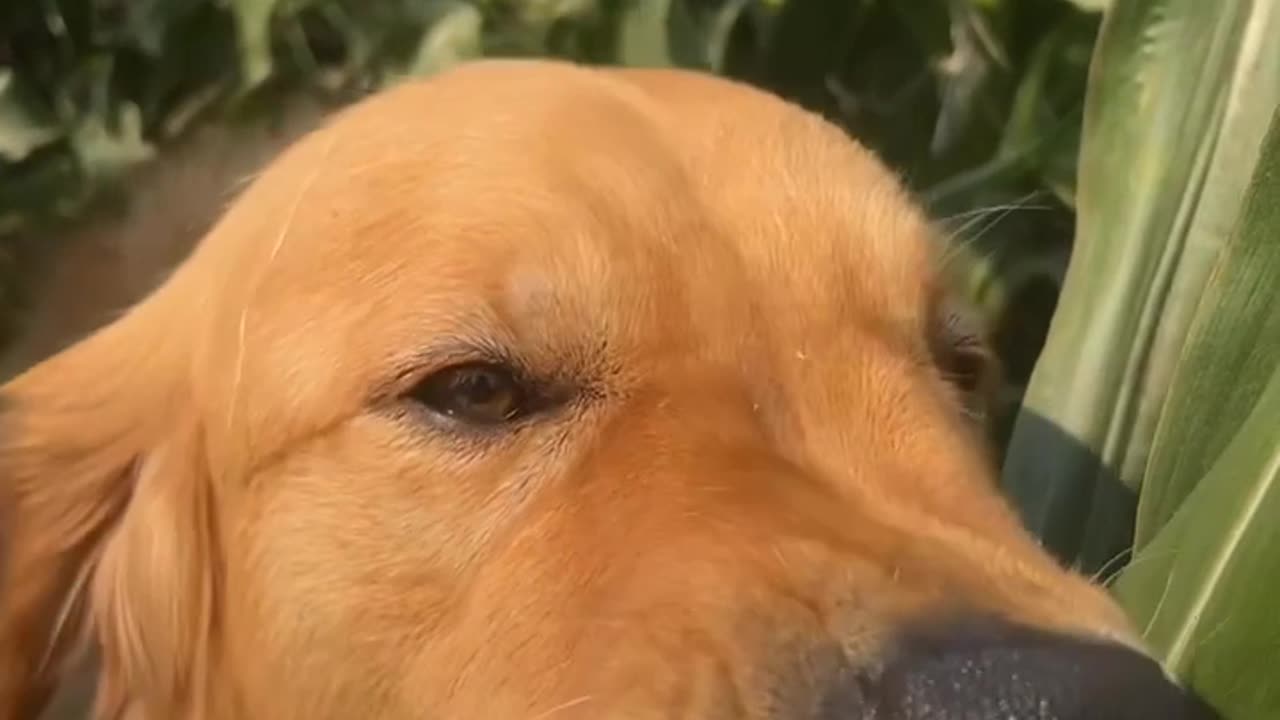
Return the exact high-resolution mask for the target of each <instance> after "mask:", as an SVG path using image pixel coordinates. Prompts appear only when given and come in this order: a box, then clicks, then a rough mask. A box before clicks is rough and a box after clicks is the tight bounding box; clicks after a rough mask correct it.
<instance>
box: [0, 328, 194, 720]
mask: <svg viewBox="0 0 1280 720" xmlns="http://www.w3.org/2000/svg"><path fill="white" fill-rule="evenodd" d="M156 312H157V310H156V309H155V308H153V307H152V308H149V307H147V305H146V304H145V303H144V304H143V305H141V306H139V307H137V308H135V309H134V310H133V311H132V312H130V313H129V314H128V315H126V316H124V317H123V318H121V319H120V320H118V321H117V322H116V323H114V324H112V325H109V326H107V327H106V328H104V329H102V330H100V331H99V332H98V333H96V334H94V335H92V336H90V337H89V338H87V339H86V340H84V341H82V342H81V343H79V344H77V345H74V346H72V347H70V348H69V349H67V350H64V351H63V352H61V353H60V354H57V355H55V356H53V357H52V358H50V359H48V360H46V361H44V362H42V363H40V364H39V365H36V366H35V367H33V368H31V369H29V370H27V371H26V372H24V373H23V374H21V375H19V376H18V377H17V378H15V379H14V380H12V381H10V382H9V383H8V384H6V385H4V386H3V387H2V388H0V720H17V719H18V718H32V717H35V716H36V715H37V714H38V713H39V711H40V709H41V707H42V706H43V705H44V704H45V703H46V702H47V700H48V698H49V696H50V694H51V692H52V691H53V689H54V688H55V686H56V684H57V683H58V681H59V679H60V675H62V674H63V673H64V672H65V669H64V668H65V665H66V661H67V659H68V658H69V657H70V656H71V653H72V651H73V650H75V649H77V645H78V644H79V643H78V642H77V641H78V640H81V639H83V638H84V637H85V636H87V635H88V633H90V632H92V633H93V634H96V635H97V636H98V637H99V638H100V640H101V642H102V645H101V649H102V651H103V653H102V662H103V665H104V668H105V672H104V675H103V680H102V686H101V687H102V693H101V697H100V699H101V700H105V701H106V704H105V705H102V706H101V707H100V713H99V716H100V717H112V716H117V715H118V713H120V712H121V711H122V710H123V705H122V703H123V702H124V699H123V698H124V696H123V688H124V687H129V688H130V691H131V692H139V691H141V692H143V693H144V695H152V694H154V695H156V696H157V699H166V700H167V698H166V696H171V695H173V694H175V693H181V692H184V691H185V690H184V688H185V687H186V685H185V681H183V682H179V681H177V680H175V678H176V677H179V676H184V675H189V672H188V671H189V669H190V667H189V662H190V659H191V658H192V657H193V655H192V654H178V652H177V651H186V652H188V653H190V652H191V651H192V650H193V649H194V648H193V641H192V639H191V638H193V637H195V636H196V635H197V628H198V627H199V626H200V623H201V622H207V621H208V614H209V613H208V606H209V602H210V600H209V597H210V595H209V593H210V591H211V586H210V585H209V584H208V583H207V582H204V581H203V579H204V578H207V577H208V573H207V570H206V568H207V567H208V564H207V563H206V562H205V561H206V560H207V559H208V547H207V544H206V543H205V542H204V541H203V538H204V537H205V535H204V533H205V532H206V531H208V530H209V527H208V523H207V511H208V508H209V504H208V503H207V502H206V497H205V495H204V494H205V493H207V492H208V483H207V482H200V480H201V478H200V477H199V474H198V473H194V472H193V471H192V470H191V468H192V467H195V466H198V457H199V454H198V449H196V448H195V447H193V443H194V442H195V438H196V437H197V436H196V434H195V433H194V432H183V431H182V430H181V428H180V427H179V428H175V420H176V419H178V418H180V417H181V415H180V413H178V412H177V411H178V410H179V408H180V402H181V392H180V388H181V387H182V383H181V382H180V379H181V372H180V370H181V369H182V368H183V367H184V363H183V362H182V358H183V357H184V355H185V352H184V348H183V346H184V345H185V344H184V343H182V342H181V341H180V340H179V339H178V338H176V337H174V336H173V332H172V330H173V329H175V328H181V327H182V325H180V324H177V323H174V324H169V323H165V322H164V320H165V318H163V317H157V316H156ZM166 330H167V331H168V332H165V331H166ZM157 331H159V332H157ZM166 335H167V336H166ZM179 618H181V619H179Z"/></svg>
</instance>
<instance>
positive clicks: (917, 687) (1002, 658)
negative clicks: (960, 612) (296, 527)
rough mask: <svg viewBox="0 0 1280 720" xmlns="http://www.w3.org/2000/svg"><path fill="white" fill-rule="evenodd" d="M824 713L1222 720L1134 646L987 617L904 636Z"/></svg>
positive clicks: (837, 718)
mask: <svg viewBox="0 0 1280 720" xmlns="http://www.w3.org/2000/svg"><path fill="white" fill-rule="evenodd" d="M818 717H819V718H820V719H821V720H1157V719H1158V720H1218V715H1217V714H1216V713H1215V712H1214V711H1213V710H1212V709H1211V708H1210V707H1209V706H1208V705H1207V704H1205V703H1204V702H1203V701H1202V700H1200V699H1199V698H1197V697H1195V696H1194V695H1193V694H1191V693H1189V692H1187V691H1185V690H1183V689H1182V688H1180V687H1178V686H1177V685H1175V684H1173V683H1172V682H1170V681H1169V680H1168V679H1167V678H1166V677H1165V675H1164V673H1163V672H1162V671H1161V669H1160V666H1159V665H1158V664H1157V663H1156V662H1154V661H1153V660H1151V659H1149V658H1147V657H1146V656H1144V655H1141V654H1139V653H1138V652H1135V651H1133V650H1131V649H1129V648H1126V647H1123V646H1120V645H1115V644H1111V643H1107V642H1102V641H1090V640H1082V639H1079V638H1074V637H1067V636H1063V635H1058V634H1053V633H1049V632H1045V631H1042V630H1036V629H1031V628H1026V627H1020V626H1014V625H1010V624H1007V623H1003V622H1000V621H994V620H988V619H966V620H964V621H960V622H949V623H946V624H945V625H942V624H931V625H928V626H925V627H919V628H915V629H911V630H909V631H907V632H906V633H904V634H903V635H901V636H900V637H899V639H898V641H897V642H896V643H894V648H893V649H892V650H891V651H890V652H889V654H888V655H887V656H886V657H885V658H884V662H883V663H881V664H880V665H879V666H878V667H877V668H875V669H874V670H870V671H867V672H864V673H862V674H859V675H858V676H856V677H846V678H845V679H844V680H843V681H842V682H841V686H840V687H839V688H837V689H834V691H833V692H832V693H831V694H830V695H829V696H828V697H827V698H826V700H825V702H824V707H823V709H822V711H821V712H820V713H819V714H818Z"/></svg>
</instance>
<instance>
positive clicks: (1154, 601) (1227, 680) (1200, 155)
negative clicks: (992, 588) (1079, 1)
mask: <svg viewBox="0 0 1280 720" xmlns="http://www.w3.org/2000/svg"><path fill="white" fill-rule="evenodd" d="M1277 37H1280V6H1278V5H1277V4H1276V3H1274V2H1271V1H1270V0H1257V1H1256V2H1255V1H1251V0H1220V1H1219V2H1214V3H1205V2H1202V1H1201V0H1117V1H1116V2H1115V3H1113V5H1112V7H1110V9H1109V10H1108V11H1107V15H1106V18H1105V20H1104V22H1103V29H1102V33H1101V37H1100V40H1099V43H1098V46H1097V48H1096V51H1095V54H1094V58H1093V66H1092V70H1091V76H1090V85H1089V90H1088V95H1087V100H1086V103H1087V104H1086V113H1085V120H1084V132H1083V141H1082V146H1081V153H1080V165H1079V178H1078V189H1077V212H1078V230H1077V235H1076V238H1075V244H1074V248H1073V256H1072V259H1071V265H1070V268H1069V270H1068V272H1067V275H1066V279H1065V283H1064V287H1063V291H1062V296H1061V300H1060V305H1059V307H1058V310H1057V312H1056V314H1055V316H1054V318H1053V322H1052V326H1051V329H1050V333H1049V337H1048V340H1047V342H1046V346H1045V349H1044V353H1043V355H1042V356H1041V357H1040V359H1039V362H1038V364H1037V366H1036V369H1035V372H1034V374H1033V376H1032V380H1031V383H1030V386H1029V388H1028V391H1027V394H1026V398H1025V402H1024V405H1023V409H1022V412H1021V413H1020V415H1019V417H1018V419H1017V422H1016V425H1015V428H1014V431H1013V436H1012V440H1011V443H1010V447H1009V450H1008V455H1007V458H1006V462H1005V468H1004V473H1005V484H1006V486H1007V487H1008V488H1009V490H1010V492H1011V494H1012V495H1013V496H1014V498H1015V499H1016V500H1017V501H1018V504H1019V506H1020V507H1021V509H1022V511H1023V513H1024V517H1025V518H1026V521H1027V523H1028V524H1029V525H1030V526H1031V527H1032V529H1034V530H1035V531H1036V532H1038V533H1039V534H1040V535H1041V537H1043V538H1044V540H1045V542H1046V544H1047V545H1048V546H1049V547H1050V548H1051V549H1053V550H1054V551H1055V552H1057V553H1058V554H1059V555H1060V556H1061V557H1063V558H1064V559H1066V560H1069V561H1073V562H1075V563H1077V564H1078V565H1079V566H1081V567H1083V568H1086V569H1089V570H1093V571H1096V572H1098V573H1100V574H1101V575H1103V576H1104V577H1106V578H1108V579H1110V578H1111V577H1113V576H1114V578H1115V580H1114V584H1113V587H1114V590H1115V592H1116V594H1117V596H1118V597H1119V598H1120V600H1121V601H1122V602H1123V603H1124V604H1125V606H1126V607H1127V608H1128V610H1129V611H1130V613H1131V614H1132V615H1133V617H1134V618H1135V620H1136V621H1137V622H1138V625H1139V627H1140V628H1141V629H1142V630H1143V633H1144V637H1145V639H1146V641H1147V643H1148V644H1149V645H1150V646H1151V648H1152V649H1153V651H1155V652H1156V653H1157V654H1158V656H1159V657H1160V658H1161V659H1162V660H1163V662H1164V663H1165V665H1166V667H1167V668H1168V669H1169V670H1170V671H1171V672H1172V673H1174V674H1175V675H1177V676H1180V677H1182V678H1184V679H1186V680H1187V681H1188V682H1189V683H1190V684H1192V685H1193V686H1195V687H1196V688H1197V689H1199V690H1200V691H1201V692H1202V693H1203V694H1204V695H1206V696H1207V697H1208V698H1209V699H1210V700H1211V701H1212V702H1213V703H1214V704H1215V705H1216V706H1218V707H1219V708H1220V710H1222V711H1223V712H1224V713H1225V714H1226V716H1227V717H1228V718H1231V719H1232V720H1253V719H1257V720H1263V719H1264V718H1276V717H1280V676H1278V675H1277V674H1276V673H1275V670H1274V667H1273V665H1272V663H1273V662H1274V658H1275V657H1276V656H1277V653H1278V652H1280V613H1276V612H1275V610H1274V608H1273V604H1274V602H1273V600H1274V592H1275V590H1276V589H1277V587H1280V586H1278V585H1277V581H1278V580H1280V483H1277V482H1276V478H1277V476H1278V475H1280V422H1278V419H1280V295H1278V294H1277V290H1276V284H1275V283H1276V282H1277V281H1278V280H1280V115H1278V114H1277V107H1278V104H1280V44H1277V43H1276V42H1275V38H1277ZM1269 127H1270V132H1269V133H1268V128H1269ZM1120 568H1123V569H1122V570H1120Z"/></svg>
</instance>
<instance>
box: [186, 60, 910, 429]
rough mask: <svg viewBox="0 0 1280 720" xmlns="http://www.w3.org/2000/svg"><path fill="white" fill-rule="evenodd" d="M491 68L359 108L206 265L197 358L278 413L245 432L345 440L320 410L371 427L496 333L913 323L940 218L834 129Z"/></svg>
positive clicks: (567, 74) (248, 213)
mask: <svg viewBox="0 0 1280 720" xmlns="http://www.w3.org/2000/svg"><path fill="white" fill-rule="evenodd" d="M479 65H480V67H474V68H471V69H469V70H466V71H455V72H454V73H453V74H450V75H447V76H442V77H441V78H439V79H435V80H430V81H426V82H422V83H415V84H409V85H405V86H401V87H400V88H397V89H393V90H391V91H388V92H387V93H385V94H383V95H382V96H379V97H374V98H372V99H370V100H367V101H366V102H365V103H363V104H361V105H358V106H356V107H354V108H351V109H349V110H348V111H346V112H343V113H340V114H339V115H338V117H337V118H336V119H335V120H333V121H331V122H330V123H329V124H328V125H327V126H326V127H324V128H323V129H321V130H320V131H318V132H316V133H313V134H312V135H311V136H309V137H307V138H306V139H304V141H303V142H301V143H299V144H298V145H296V146H295V147H293V148H291V149H290V150H289V151H287V152H286V153H285V154H284V155H283V156H282V157H281V158H280V159H279V160H278V161H277V162H276V163H274V164H273V165H272V166H271V167H270V168H268V169H267V171H266V172H265V173H264V174H263V175H262V176H261V177H260V178H259V179H258V180H257V181H256V182H255V184H254V185H253V186H252V187H250V188H249V190H248V191H246V193H245V194H244V195H243V196H242V198H241V199H240V200H239V201H238V202H237V203H236V204H235V205H234V206H233V207H232V209H231V210H230V212H229V213H228V215H227V217H226V218H225V219H224V221H223V222H222V223H221V224H220V225H219V227H218V228H216V229H215V231H214V233H213V234H212V235H211V236H210V238H208V240H207V243H206V244H207V245H208V247H202V248H201V250H200V251H199V252H198V254H197V257H196V259H195V261H194V262H193V263H192V264H191V266H192V267H193V268H195V269H196V273H197V274H199V272H203V274H204V275H205V276H206V279H207V280H208V281H209V283H212V285H209V284H206V286H205V287H206V288H208V292H209V293H210V294H213V295H214V296H219V297H221V298H223V301H222V302H219V303H215V307H216V309H215V314H216V315H217V318H216V321H215V322H214V327H213V328H212V332H211V333H209V337H208V338H207V341H206V342H205V344H204V348H205V349H206V357H204V358H200V359H199V360H198V361H197V362H205V363H206V364H207V366H208V367H207V368H206V369H205V370H204V371H202V372H204V373H205V374H206V375H213V376H216V375H225V376H226V381H225V382H224V383H223V385H224V386H225V387H223V390H225V393H223V394H224V395H225V398H224V400H225V402H229V403H231V404H232V405H236V404H245V403H248V404H253V405H258V406H260V407H261V408H262V412H260V413H254V412H252V408H245V409H244V411H243V412H241V413H239V414H240V416H244V417H249V418H258V419H259V421H260V423H265V424H271V425H273V426H276V427H283V426H284V425H283V424H282V423H281V422H280V420H281V419H280V418H268V416H267V415H268V413H267V411H268V410H270V411H272V412H277V411H278V409H279V408H281V407H289V408H293V410H294V412H295V414H296V415H297V416H298V419H299V421H300V422H303V421H305V422H306V424H315V423H322V422H325V421H326V418H319V417H311V416H309V415H308V413H309V411H308V410H307V408H308V407H311V405H312V403H308V402H306V397H307V396H309V395H323V396H324V401H323V402H317V403H316V405H317V406H320V405H322V406H323V407H324V408H325V410H326V412H327V413H330V414H333V415H337V414H340V413H343V412H351V411H353V410H354V409H355V408H356V407H358V405H359V403H361V402H364V401H365V399H366V398H367V395H368V392H369V388H370V387H373V386H375V385H377V384H379V383H383V382H385V379H386V375H387V373H388V372H389V371H390V370H392V369H394V368H396V367H402V366H403V364H404V362H405V361H406V359H407V358H410V357H412V355H413V354H414V353H417V352H419V351H420V350H421V349H422V346H423V345H424V344H426V343H429V342H430V341H431V340H432V338H433V337H439V336H451V335H452V336H457V335H460V334H466V333H468V332H473V331H478V332H481V333H486V332H488V333H492V332H493V330H494V329H495V328H500V329H504V330H506V331H509V332H508V334H507V336H506V337H505V338H499V339H498V341H499V342H504V341H506V342H511V343H513V344H523V345H525V346H528V347H531V348H532V349H533V350H534V351H536V350H537V349H538V347H539V346H545V345H551V344H556V343H563V341H564V339H565V338H567V337H571V336H575V335H576V336H577V337H573V338H572V339H581V340H585V341H588V342H595V341H598V340H601V339H605V340H608V341H612V342H615V343H616V344H618V345H626V344H627V342H628V341H632V342H634V343H635V344H641V345H642V344H646V343H647V344H650V345H652V344H654V343H668V344H671V343H689V342H692V341H694V340H696V339H697V336H698V335H699V334H702V335H708V336H710V335H724V334H725V333H737V331H736V330H734V328H737V327H740V326H741V324H742V323H744V322H757V321H764V322H769V323H777V324H780V325H785V324H787V323H792V324H795V325H796V327H797V332H826V331H829V330H830V328H831V325H832V324H833V323H837V322H840V321H841V319H842V318H843V317H847V316H850V315H855V314H858V312H857V311H858V310H859V309H860V310H861V314H863V315H868V314H870V315H873V316H876V317H882V318H884V319H885V321H886V322H887V323H892V322H893V321H894V319H895V314H897V315H898V316H901V319H902V320H903V321H905V322H913V321H914V320H913V318H912V315H913V314H915V313H917V312H918V309H917V305H918V304H917V303H914V302H911V301H910V300H909V299H910V298H911V297H912V294H918V293H919V292H920V285H921V281H922V279H923V277H924V274H923V273H924V272H925V269H924V268H925V263H924V258H925V253H924V252H923V250H924V245H925V242H924V240H923V239H922V238H923V236H924V234H925V233H924V230H923V223H922V222H921V221H920V220H919V218H918V217H917V215H916V213H915V211H914V210H913V208H912V207H911V205H910V203H909V202H908V201H907V200H906V199H905V197H904V196H903V195H902V193H901V192H900V191H899V189H898V188H897V185H896V184H895V183H894V182H893V179H892V177H891V176H890V175H889V174H888V172H887V171H885V170H884V169H883V168H882V167H880V166H879V165H878V164H877V163H876V162H875V160H874V158H872V157H871V156H870V155H869V154H868V153H866V152H865V151H864V150H862V149H861V148H859V147H857V146H855V145H854V144H853V143H851V142H850V141H848V140H847V139H845V138H843V137H842V136H840V135H839V133H838V131H836V130H835V129H834V128H832V127H831V126H828V125H826V124H825V123H822V122H821V121H819V120H817V119H816V118H814V117H812V116H809V115H808V114H806V113H803V112H802V111H799V110H797V109H794V108H792V107H791V106H788V105H785V104H783V103H782V102H781V101H778V100H776V99H774V98H771V97H769V96H765V95H763V94H762V93H758V92H756V91H752V90H747V89H743V88H740V87H738V86H735V85H732V84H729V83H725V82H722V81H719V80H713V79H701V78H698V79H694V78H692V77H691V76H690V75H687V74H676V75H672V76H667V77H665V78H660V81H658V82H654V81H653V80H651V79H648V78H647V77H646V76H643V75H640V76H636V75H630V76H628V75H625V74H624V75H623V77H628V78H631V80H628V81H625V82H620V81H618V79H617V78H611V77H610V76H608V75H606V74H605V73H603V72H602V71H589V70H584V69H578V68H570V67H567V66H560V65H557V64H554V63H552V64H525V63H507V62H496V63H481V64H479ZM636 78H639V79H636ZM687 83H692V84H693V87H692V90H694V91H696V92H691V91H690V86H689V85H688V84H687ZM703 90H705V91H706V92H703ZM715 96H719V99H720V100H721V101H722V105H719V106H718V105H717V104H716V103H714V102H708V100H715V99H716V97H715ZM734 105H739V106H740V107H737V108H735V107H733V106H734ZM735 111H746V112H749V113H750V114H751V116H752V117H751V120H750V121H744V120H743V119H741V118H738V117H736V112H735ZM201 255H203V256H204V257H203V258H202V257H201ZM603 336H609V337H603ZM219 370H223V371H225V372H219ZM282 392H287V393H289V394H290V396H291V397H289V398H288V399H281V398H278V397H275V396H276V395H278V394H279V393H282ZM232 414H234V413H232ZM329 419H332V418H329ZM245 432H247V433H249V434H253V433H255V432H257V433H258V435H259V436H261V437H267V436H268V435H270V433H267V432H265V431H261V430H260V429H259V430H253V429H251V428H248V427H246V428H245Z"/></svg>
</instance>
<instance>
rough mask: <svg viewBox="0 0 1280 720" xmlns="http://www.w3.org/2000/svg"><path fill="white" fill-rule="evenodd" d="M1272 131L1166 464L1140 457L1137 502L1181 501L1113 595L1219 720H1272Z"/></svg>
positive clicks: (1179, 397) (1182, 386) (1173, 412)
mask: <svg viewBox="0 0 1280 720" xmlns="http://www.w3.org/2000/svg"><path fill="white" fill-rule="evenodd" d="M1273 118H1274V119H1273V120H1272V123H1271V131H1270V133H1269V135H1268V137H1267V143H1266V146H1265V148H1264V151H1263V155H1262V158H1261V160H1260V161H1259V165H1258V171H1257V173H1256V175H1255V179H1254V181H1253V185H1252V186H1251V188H1250V190H1249V193H1248V196H1247V198H1246V201H1245V207H1244V209H1243V211H1242V215H1241V219H1240V222H1239V224H1238V225H1237V226H1236V231H1235V233H1234V234H1233V235H1232V237H1231V240H1230V241H1229V242H1228V244H1227V245H1226V247H1225V248H1224V250H1223V253H1222V256H1221V259H1220V260H1219V262H1218V264H1217V265H1216V267H1215V268H1214V272H1213V275H1212V277H1211V279H1210V281H1209V284H1208V286H1207V288H1206V291H1205V296H1204V298H1203V300H1202V301H1201V303H1200V306H1199V308H1198V311H1197V313H1196V316H1195V320H1194V321H1193V323H1192V328H1191V332H1190V337H1189V342H1188V345H1187V350H1186V353H1185V354H1184V355H1183V358H1182V361H1181V362H1180V363H1179V364H1178V368H1177V372H1176V373H1175V379H1174V382H1173V383H1172V385H1171V386H1170V393H1169V394H1170V402H1169V406H1168V408H1167V409H1166V411H1165V413H1164V415H1163V417H1162V418H1161V422H1160V426H1161V438H1162V439H1163V440H1165V441H1166V442H1163V443H1157V450H1158V451H1161V452H1163V454H1165V455H1169V456H1173V457H1174V458H1175V460H1174V461H1169V462H1163V463H1157V462H1156V461H1155V458H1153V463H1152V465H1153V467H1154V466H1156V465H1157V464H1159V465H1160V466H1161V467H1167V469H1168V471H1169V474H1167V475H1151V476H1150V477H1149V478H1148V479H1147V480H1146V487H1145V488H1144V491H1143V495H1144V497H1143V502H1146V499H1147V494H1148V493H1153V492H1156V491H1157V490H1158V489H1159V487H1160V486H1161V485H1172V486H1174V487H1178V488H1180V489H1179V491H1178V492H1179V493H1180V494H1181V492H1182V491H1181V488H1184V487H1189V488H1191V489H1190V490H1189V491H1188V492H1187V493H1186V495H1185V497H1186V502H1182V503H1180V504H1178V509H1177V510H1176V511H1175V512H1173V513H1172V515H1171V517H1170V519H1169V520H1168V521H1167V522H1166V523H1164V524H1163V525H1162V527H1161V528H1160V529H1159V530H1158V531H1156V532H1154V533H1153V537H1152V539H1151V541H1150V542H1149V543H1148V544H1147V545H1146V546H1145V547H1144V548H1143V549H1142V551H1141V552H1139V553H1138V555H1137V556H1136V557H1135V558H1134V560H1133V562H1132V563H1131V564H1130V566H1129V567H1128V568H1127V569H1126V570H1125V572H1124V574H1123V575H1121V576H1120V578H1119V580H1118V581H1117V582H1116V586H1115V591H1116V593H1117V595H1118V597H1119V598H1120V599H1121V601H1122V602H1123V603H1124V604H1125V606H1126V608H1127V609H1128V610H1129V612H1130V614H1131V615H1132V616H1133V617H1134V618H1135V619H1136V620H1137V621H1138V623H1139V625H1140V627H1142V628H1144V629H1145V633H1144V637H1145V640H1146V642H1147V643H1148V645H1149V646H1150V647H1151V649H1152V650H1154V651H1155V652H1157V653H1158V654H1159V655H1160V656H1161V657H1162V658H1163V660H1164V662H1165V664H1166V666H1167V667H1168V669H1169V670H1170V671H1171V672H1173V673H1174V674H1176V675H1178V676H1181V677H1184V678H1186V679H1187V680H1188V681H1189V682H1190V683H1191V684H1192V685H1193V686H1194V687H1196V688H1197V689H1198V690H1200V692H1201V693H1202V694H1204V695H1205V696H1206V697H1207V698H1208V699H1209V700H1210V701H1211V702H1213V703H1214V704H1215V705H1217V706H1218V707H1219V709H1220V710H1221V711H1223V712H1224V713H1226V716H1227V717H1230V718H1232V720H1255V719H1256V720H1263V719H1264V718H1265V719H1267V720H1270V719H1272V718H1276V717H1280V683H1277V682H1276V681H1275V669H1274V667H1273V658H1274V657H1275V655H1276V652H1277V649H1280V614H1278V613H1276V611H1275V594H1276V591H1277V589H1280V423H1278V422H1277V418H1280V295H1278V294H1277V293H1276V292H1275V281H1276V278H1277V277H1280V110H1277V111H1276V112H1275V113H1274V115H1273ZM1170 438H1176V441H1175V444H1176V445H1179V447H1171V446H1170V443H1169V442H1168V440H1169V439H1170ZM1161 452H1158V453H1157V454H1158V455H1159V454H1161ZM1204 457H1209V458H1210V460H1209V461H1208V463H1209V464H1208V467H1203V466H1202V465H1203V464H1202V463H1201V462H1199V461H1198V460H1199V459H1200V458H1204ZM1177 458H1181V459H1184V461H1181V462H1179V461H1177V460H1176V459H1177Z"/></svg>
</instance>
